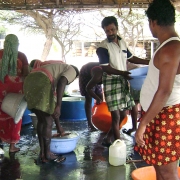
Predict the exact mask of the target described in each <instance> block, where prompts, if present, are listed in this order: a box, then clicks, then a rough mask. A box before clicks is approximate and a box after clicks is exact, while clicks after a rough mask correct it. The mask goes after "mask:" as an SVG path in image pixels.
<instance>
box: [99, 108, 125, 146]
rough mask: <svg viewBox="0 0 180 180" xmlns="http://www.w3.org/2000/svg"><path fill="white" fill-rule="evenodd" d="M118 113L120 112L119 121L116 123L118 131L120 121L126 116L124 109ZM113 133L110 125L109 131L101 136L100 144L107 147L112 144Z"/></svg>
mask: <svg viewBox="0 0 180 180" xmlns="http://www.w3.org/2000/svg"><path fill="white" fill-rule="evenodd" d="M119 113H120V121H119V124H118V132H119V126H120V124H121V122H122V121H123V119H124V118H125V116H126V111H119ZM113 135H114V134H113V130H112V127H111V128H110V130H109V132H108V133H107V134H106V136H105V137H104V138H103V142H102V145H104V146H107V147H109V146H110V145H111V144H112V139H113V140H115V139H114V136H113ZM119 137H120V133H119Z"/></svg>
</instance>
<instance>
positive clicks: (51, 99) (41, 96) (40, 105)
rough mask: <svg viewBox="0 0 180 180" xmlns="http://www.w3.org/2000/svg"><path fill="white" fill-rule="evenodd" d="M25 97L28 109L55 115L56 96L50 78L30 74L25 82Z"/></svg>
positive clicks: (38, 73) (39, 74) (37, 73)
mask: <svg viewBox="0 0 180 180" xmlns="http://www.w3.org/2000/svg"><path fill="white" fill-rule="evenodd" d="M24 95H25V99H26V101H27V104H28V109H37V110H41V111H43V112H46V113H48V114H53V113H54V109H55V100H56V99H55V96H54V92H53V89H52V85H51V81H50V80H49V78H48V77H47V76H46V75H45V74H43V73H41V72H34V73H30V74H29V75H28V76H27V77H26V79H25V81H24Z"/></svg>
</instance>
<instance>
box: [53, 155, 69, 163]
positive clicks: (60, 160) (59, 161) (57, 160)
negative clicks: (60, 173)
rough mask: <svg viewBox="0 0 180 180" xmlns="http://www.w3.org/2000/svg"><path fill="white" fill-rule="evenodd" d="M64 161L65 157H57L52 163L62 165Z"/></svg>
mask: <svg viewBox="0 0 180 180" xmlns="http://www.w3.org/2000/svg"><path fill="white" fill-rule="evenodd" d="M65 160H66V157H64V156H59V157H58V158H56V159H54V160H53V161H54V162H56V163H63V162H64V161H65Z"/></svg>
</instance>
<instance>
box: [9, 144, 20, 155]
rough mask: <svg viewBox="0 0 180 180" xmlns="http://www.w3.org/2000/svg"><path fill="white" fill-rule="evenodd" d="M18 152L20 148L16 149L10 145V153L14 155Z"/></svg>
mask: <svg viewBox="0 0 180 180" xmlns="http://www.w3.org/2000/svg"><path fill="white" fill-rule="evenodd" d="M18 151H20V148H17V147H15V146H11V145H10V148H9V152H10V153H15V152H18Z"/></svg>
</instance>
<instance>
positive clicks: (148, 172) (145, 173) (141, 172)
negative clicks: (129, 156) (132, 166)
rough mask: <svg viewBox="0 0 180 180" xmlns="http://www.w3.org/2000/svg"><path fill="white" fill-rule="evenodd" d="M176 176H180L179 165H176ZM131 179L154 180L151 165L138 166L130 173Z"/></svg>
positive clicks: (154, 173) (153, 171)
mask: <svg viewBox="0 0 180 180" xmlns="http://www.w3.org/2000/svg"><path fill="white" fill-rule="evenodd" d="M178 176H179V177H180V167H178ZM131 177H132V179H133V180H156V172H155V169H154V167H153V166H146V167H142V168H138V169H136V170H134V171H133V172H132V173H131Z"/></svg>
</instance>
